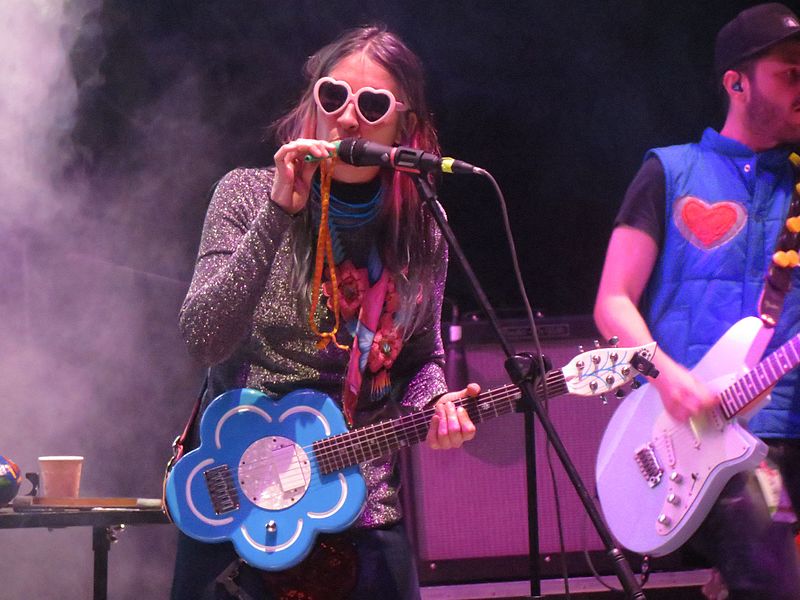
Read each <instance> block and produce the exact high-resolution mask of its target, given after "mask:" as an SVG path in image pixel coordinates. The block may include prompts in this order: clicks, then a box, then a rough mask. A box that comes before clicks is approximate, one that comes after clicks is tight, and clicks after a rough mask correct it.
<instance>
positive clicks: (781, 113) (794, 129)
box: [745, 81, 800, 146]
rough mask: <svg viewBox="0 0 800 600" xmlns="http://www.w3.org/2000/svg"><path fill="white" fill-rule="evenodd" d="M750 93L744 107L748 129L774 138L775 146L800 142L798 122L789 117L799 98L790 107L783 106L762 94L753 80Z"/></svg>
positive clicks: (797, 104) (799, 102)
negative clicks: (748, 100)
mask: <svg viewBox="0 0 800 600" xmlns="http://www.w3.org/2000/svg"><path fill="white" fill-rule="evenodd" d="M750 94H751V95H750V102H748V104H747V106H746V107H745V116H746V118H747V125H748V127H749V129H750V131H752V132H754V133H756V134H758V135H759V136H763V137H766V138H768V139H773V140H775V146H787V145H797V144H800V122H798V123H793V122H791V121H790V119H789V117H790V116H791V115H793V113H794V109H795V108H797V107H798V106H799V105H800V98H796V99H795V102H794V103H793V104H792V107H791V108H790V109H786V108H783V107H781V106H779V105H778V104H776V103H774V102H772V101H771V100H770V99H769V98H767V97H766V96H764V95H763V94H762V93H761V91H760V90H759V88H758V86H757V85H756V82H755V81H753V83H752V85H751V87H750Z"/></svg>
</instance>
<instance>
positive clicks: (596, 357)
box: [592, 354, 600, 365]
mask: <svg viewBox="0 0 800 600" xmlns="http://www.w3.org/2000/svg"><path fill="white" fill-rule="evenodd" d="M592 362H593V363H594V364H596V365H599V364H600V355H599V354H595V355H593V356H592Z"/></svg>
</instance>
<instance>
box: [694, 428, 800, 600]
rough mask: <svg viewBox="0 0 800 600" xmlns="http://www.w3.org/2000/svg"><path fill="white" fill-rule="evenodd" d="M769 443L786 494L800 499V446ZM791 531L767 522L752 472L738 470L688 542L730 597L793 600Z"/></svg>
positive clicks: (796, 594) (797, 593) (796, 582)
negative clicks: (717, 574) (719, 578)
mask: <svg viewBox="0 0 800 600" xmlns="http://www.w3.org/2000/svg"><path fill="white" fill-rule="evenodd" d="M769 445H770V458H771V459H772V460H774V461H775V462H776V463H777V464H778V466H779V467H780V468H781V473H782V475H783V477H784V485H785V486H786V487H787V492H789V497H790V498H791V499H792V500H793V502H798V501H800V494H798V492H800V489H798V485H797V484H798V481H800V478H799V476H800V462H798V460H800V447H798V445H796V444H795V443H792V442H782V441H778V440H774V441H769ZM792 488H794V489H792ZM795 498H797V499H798V500H795ZM794 506H798V505H797V504H794ZM794 532H795V527H794V525H793V524H791V523H782V522H777V521H773V520H772V517H771V515H770V513H769V509H768V508H767V504H766V502H765V501H764V496H763V494H762V493H761V489H760V487H759V485H758V481H757V480H756V477H755V475H754V474H753V473H739V474H737V475H735V476H734V477H733V478H732V479H731V480H730V481H729V482H728V484H727V485H726V486H725V488H724V489H723V491H722V493H721V494H720V497H719V499H718V500H717V502H716V503H715V504H714V506H713V507H712V509H711V511H710V513H709V515H708V517H706V519H705V521H704V522H703V524H702V525H701V526H700V528H699V529H698V530H697V532H696V533H695V534H694V536H693V537H692V539H691V541H690V545H691V548H692V549H693V550H696V551H698V552H699V553H700V554H701V555H702V556H703V557H704V558H706V559H707V560H708V561H710V562H711V563H712V564H713V565H714V566H715V567H716V568H717V569H719V571H720V572H721V573H722V577H723V579H724V580H725V583H726V585H727V587H728V590H729V592H730V596H729V598H730V600H744V599H746V600H762V599H763V600H767V599H769V600H797V599H800V560H798V551H797V547H796V545H795V541H794Z"/></svg>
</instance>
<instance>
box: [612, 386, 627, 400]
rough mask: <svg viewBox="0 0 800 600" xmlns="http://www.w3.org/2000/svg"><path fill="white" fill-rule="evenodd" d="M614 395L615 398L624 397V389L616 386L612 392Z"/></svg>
mask: <svg viewBox="0 0 800 600" xmlns="http://www.w3.org/2000/svg"><path fill="white" fill-rule="evenodd" d="M614 395H615V396H616V397H617V398H624V397H625V390H623V389H622V388H617V391H616V392H614Z"/></svg>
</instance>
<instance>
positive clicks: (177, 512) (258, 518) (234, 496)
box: [165, 343, 655, 571]
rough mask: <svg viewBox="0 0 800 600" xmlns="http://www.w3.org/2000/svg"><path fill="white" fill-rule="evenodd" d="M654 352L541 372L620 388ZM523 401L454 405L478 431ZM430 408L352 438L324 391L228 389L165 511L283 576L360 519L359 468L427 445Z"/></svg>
mask: <svg viewBox="0 0 800 600" xmlns="http://www.w3.org/2000/svg"><path fill="white" fill-rule="evenodd" d="M654 352H655V343H651V344H648V345H646V346H642V347H639V348H606V349H599V348H598V349H595V350H591V351H589V352H584V353H582V354H580V355H578V356H577V357H575V358H574V359H572V361H571V362H570V363H569V364H568V365H567V366H565V367H563V368H562V369H554V370H552V371H548V372H547V373H546V375H545V380H546V383H547V391H548V394H549V395H551V396H554V395H557V394H563V393H567V392H569V393H572V394H577V395H583V396H594V395H597V394H601V393H603V392H607V391H610V390H613V389H616V388H617V387H619V386H621V385H622V384H624V383H626V382H627V381H630V380H631V379H633V377H634V376H635V375H636V374H637V368H639V366H640V365H642V364H643V363H646V362H647V359H649V358H651V357H652V356H653V353H654ZM542 389H543V386H542V385H540V386H539V391H540V392H541V390H542ZM520 397H521V392H520V391H519V389H518V388H517V386H514V385H507V386H503V387H500V388H497V389H495V390H489V391H487V392H484V393H482V394H480V395H479V396H477V397H473V398H464V399H462V400H458V401H457V404H459V405H461V406H463V407H464V408H465V409H466V410H467V412H468V414H469V416H470V418H471V419H472V420H473V421H474V422H475V423H480V422H481V421H485V420H488V419H490V418H493V417H497V416H500V415H504V414H507V413H510V412H512V411H514V410H515V409H516V406H517V401H518V400H519V399H520ZM434 412H435V409H434V408H433V407H428V408H425V409H423V410H420V411H417V412H413V413H411V414H408V415H405V416H402V417H398V418H396V419H392V420H389V421H382V422H380V423H375V424H373V425H368V426H366V427H361V428H358V429H354V430H352V431H349V430H348V429H347V427H346V425H345V422H344V418H343V416H342V413H341V412H340V410H339V408H338V406H337V405H336V403H335V402H334V401H333V400H332V399H331V398H330V397H329V396H327V395H325V394H323V393H321V392H317V391H314V390H308V389H305V390H297V391H295V392H292V393H290V394H287V395H286V396H284V397H283V398H281V399H280V400H273V399H271V398H269V397H268V396H266V395H265V394H262V393H261V392H259V391H256V390H252V389H236V390H231V391H229V392H225V393H224V394H222V395H220V396H219V397H217V398H216V399H214V401H213V402H211V404H209V406H208V408H207V409H206V411H205V413H204V414H203V418H202V420H201V422H200V446H199V447H198V448H196V449H195V450H192V451H191V452H189V453H187V454H186V455H185V456H183V457H182V458H180V459H179V460H178V461H177V462H176V463H175V466H174V467H173V468H172V470H171V471H170V472H169V475H168V476H167V480H166V490H165V491H166V495H165V497H166V503H167V508H168V510H169V514H170V516H171V517H172V520H173V521H174V522H175V524H176V525H177V526H178V527H179V528H180V530H181V531H183V532H184V533H185V534H186V535H188V536H190V537H192V538H195V539H197V540H200V541H203V542H223V541H226V540H230V541H232V542H233V544H234V547H235V548H236V552H237V553H238V554H239V556H241V557H242V558H243V559H244V560H245V561H247V563H249V564H250V565H252V566H254V567H257V568H259V569H264V570H267V571H280V570H284V569H288V568H289V567H292V566H294V565H296V564H297V563H299V562H300V561H301V560H303V558H305V556H306V555H307V554H308V553H309V551H310V550H311V548H312V547H313V544H314V540H315V538H316V535H317V534H318V533H322V532H336V531H341V530H343V529H346V528H347V527H348V526H350V525H351V524H352V523H353V522H354V521H355V520H356V519H357V518H358V515H359V514H360V513H361V509H362V507H363V505H364V501H365V499H366V494H367V489H366V485H365V483H364V480H363V478H362V476H361V472H360V469H359V466H358V465H359V464H360V463H365V462H368V461H370V460H373V459H375V458H378V457H380V456H384V455H386V454H389V453H391V452H394V451H396V450H397V449H398V448H400V447H402V446H409V445H411V444H415V443H417V442H421V441H422V440H424V439H425V437H426V434H427V432H428V427H429V425H430V421H431V418H432V417H433V414H434Z"/></svg>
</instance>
